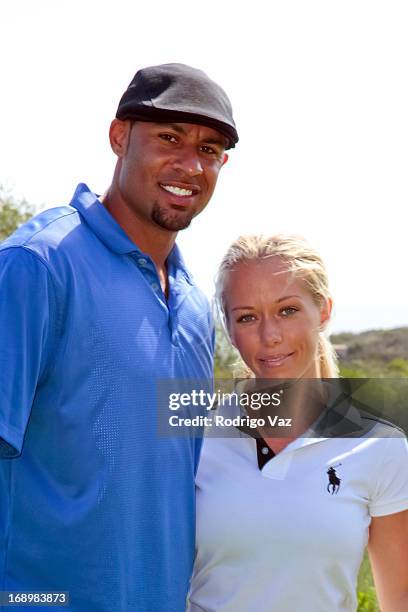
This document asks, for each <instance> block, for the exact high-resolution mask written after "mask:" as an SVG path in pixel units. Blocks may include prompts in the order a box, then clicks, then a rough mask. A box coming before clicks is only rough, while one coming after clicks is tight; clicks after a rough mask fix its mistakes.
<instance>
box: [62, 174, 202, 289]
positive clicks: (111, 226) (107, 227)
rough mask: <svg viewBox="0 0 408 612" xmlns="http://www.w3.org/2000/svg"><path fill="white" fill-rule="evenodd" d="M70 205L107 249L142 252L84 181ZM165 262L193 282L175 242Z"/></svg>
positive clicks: (121, 253)
mask: <svg viewBox="0 0 408 612" xmlns="http://www.w3.org/2000/svg"><path fill="white" fill-rule="evenodd" d="M70 206H72V207H73V208H75V209H76V210H77V211H78V212H79V214H80V215H81V216H82V217H83V218H84V219H85V221H86V222H87V224H88V225H89V226H90V228H91V229H92V231H93V232H94V234H95V235H96V236H98V238H99V239H100V240H101V241H102V242H103V243H104V244H105V245H106V246H107V247H108V249H110V250H111V251H113V252H114V253H118V254H119V255H125V254H127V253H135V252H136V253H140V254H142V251H141V250H140V249H139V248H138V247H137V245H136V244H135V243H134V242H133V241H132V240H131V239H130V238H129V236H128V235H127V234H126V232H125V231H124V230H123V229H122V228H121V226H120V225H119V223H117V222H116V221H115V219H114V218H113V217H112V215H111V214H110V213H109V212H108V210H107V209H106V208H105V206H104V205H103V204H102V203H101V201H100V200H99V199H98V195H97V194H95V193H93V192H92V191H91V190H90V189H89V188H88V187H87V185H85V183H80V184H79V185H78V187H77V188H76V190H75V193H74V196H73V198H72V200H71V202H70ZM167 262H168V264H169V266H172V267H174V269H175V270H182V271H183V272H184V274H185V276H186V277H187V279H188V280H189V281H190V283H193V280H192V277H191V275H190V273H189V271H188V270H187V268H186V264H185V263H184V259H183V257H182V255H181V253H180V249H179V248H178V246H177V245H176V244H175V245H174V246H173V248H172V250H171V251H170V253H169V256H168V258H167Z"/></svg>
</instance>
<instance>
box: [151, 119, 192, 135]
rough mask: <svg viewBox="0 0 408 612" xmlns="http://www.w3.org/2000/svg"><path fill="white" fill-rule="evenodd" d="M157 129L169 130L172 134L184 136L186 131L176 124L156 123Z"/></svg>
mask: <svg viewBox="0 0 408 612" xmlns="http://www.w3.org/2000/svg"><path fill="white" fill-rule="evenodd" d="M156 125H157V127H160V128H163V129H166V128H167V129H170V130H173V131H174V132H177V133H178V134H186V131H185V129H184V128H182V127H181V125H180V124H178V123H160V122H157V123H156Z"/></svg>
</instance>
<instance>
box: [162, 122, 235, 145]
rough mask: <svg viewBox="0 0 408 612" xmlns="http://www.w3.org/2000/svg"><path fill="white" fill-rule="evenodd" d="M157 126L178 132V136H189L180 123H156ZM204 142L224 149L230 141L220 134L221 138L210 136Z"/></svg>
mask: <svg viewBox="0 0 408 612" xmlns="http://www.w3.org/2000/svg"><path fill="white" fill-rule="evenodd" d="M156 125H157V126H158V127H162V128H164V129H166V128H167V129H170V130H173V131H174V132H177V133H178V134H183V135H186V134H187V132H186V131H185V129H184V128H183V127H182V126H181V125H180V124H179V123H156ZM202 142H205V143H206V144H213V145H220V146H221V147H224V148H226V147H227V146H228V144H229V142H228V139H227V138H226V137H225V136H224V135H223V134H220V135H219V137H217V136H210V137H209V138H203V139H202Z"/></svg>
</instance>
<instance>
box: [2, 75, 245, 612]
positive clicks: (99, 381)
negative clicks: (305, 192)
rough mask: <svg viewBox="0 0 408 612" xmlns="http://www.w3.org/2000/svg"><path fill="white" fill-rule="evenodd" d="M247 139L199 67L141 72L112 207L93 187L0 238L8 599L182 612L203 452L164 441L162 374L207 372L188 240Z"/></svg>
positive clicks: (89, 609)
mask: <svg viewBox="0 0 408 612" xmlns="http://www.w3.org/2000/svg"><path fill="white" fill-rule="evenodd" d="M237 141H238V135H237V132H236V129H235V124H234V121H233V118H232V112H231V106H230V103H229V100H228V98H227V96H226V95H225V93H224V91H223V90H222V89H221V88H220V87H219V86H218V85H217V84H215V83H214V82H213V81H211V80H210V79H209V78H208V77H207V76H206V75H205V74H204V73H203V72H201V71H199V70H196V69H193V68H190V67H188V66H184V65H181V64H167V65H162V66H156V67H151V68H146V69H143V70H140V71H139V72H138V73H137V74H136V75H135V77H134V79H133V80H132V82H131V84H130V85H129V87H128V89H127V91H126V92H125V94H124V95H123V96H122V99H121V101H120V103H119V107H118V111H117V115H116V119H115V120H114V121H113V122H112V125H111V128H110V142H111V146H112V149H113V151H114V152H115V154H116V155H117V158H118V159H117V164H116V167H115V172H114V176H113V180H112V184H111V186H110V187H109V189H108V190H107V192H106V194H105V197H104V198H102V199H98V197H97V196H96V195H95V194H93V193H92V192H91V191H90V190H89V189H88V188H87V187H86V186H85V185H83V184H81V185H79V186H78V188H77V190H76V192H75V195H74V197H73V200H72V201H71V203H70V205H69V206H62V207H60V208H55V209H51V210H48V211H46V212H44V213H41V214H40V215H38V216H37V217H36V218H35V219H33V220H32V221H30V222H29V223H27V224H26V225H24V226H23V227H21V228H20V229H19V230H17V232H15V234H14V235H13V236H11V237H10V238H9V239H8V240H7V241H6V242H5V243H3V244H2V245H1V247H0V289H1V302H0V329H1V342H0V455H1V456H2V457H3V460H2V461H0V568H1V569H0V575H1V585H2V586H1V587H0V589H2V590H3V591H17V592H18V591H30V592H36V593H43V592H44V591H48V592H50V591H51V592H53V593H55V594H58V593H61V592H63V591H64V592H69V596H70V608H71V610H73V611H75V612H77V611H78V612H115V611H121V612H122V611H126V610H135V611H140V612H141V611H149V612H150V611H151V612H159V611H162V610H163V611H166V612H173V611H174V612H181V611H182V610H183V609H184V605H185V597H186V591H187V588H188V581H189V577H190V573H191V569H192V562H193V554H194V482H193V480H194V473H195V469H196V467H197V461H198V456H199V450H200V445H199V441H198V440H194V439H181V438H177V439H175V438H173V439H172V438H167V439H165V438H159V437H158V436H157V433H156V427H157V424H156V381H157V380H158V379H161V378H191V379H194V378H195V379H199V378H209V377H211V375H212V350H213V333H212V327H211V317H210V313H209V307H208V303H207V301H206V299H205V298H204V296H203V295H202V294H201V293H200V292H199V290H198V289H197V288H196V287H195V285H194V281H193V279H192V277H191V276H190V274H189V272H188V271H187V269H186V267H185V264H184V262H183V259H182V257H181V254H180V252H179V250H178V248H177V246H176V245H175V238H176V235H177V231H178V230H180V229H183V228H185V227H187V226H188V225H189V224H190V222H191V220H192V218H193V217H195V216H196V215H198V214H199V213H200V212H201V211H202V210H203V209H204V208H205V206H206V204H207V203H208V201H209V199H210V198H211V195H212V193H213V190H214V187H215V184H216V181H217V177H218V173H219V171H220V169H221V167H222V166H223V164H224V163H225V161H226V159H227V155H226V153H225V150H226V149H228V148H230V147H233V146H234V145H235V143H236V142H237ZM40 601H41V600H40ZM62 601H63V600H62V599H59V600H58V601H57V603H56V604H55V603H54V605H57V607H61V606H62ZM39 609H42V608H41V606H39ZM44 609H45V607H44Z"/></svg>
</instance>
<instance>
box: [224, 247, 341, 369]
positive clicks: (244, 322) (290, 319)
mask: <svg viewBox="0 0 408 612" xmlns="http://www.w3.org/2000/svg"><path fill="white" fill-rule="evenodd" d="M225 296H226V304H227V309H226V314H227V322H228V329H229V333H230V336H231V340H232V342H233V344H234V346H235V347H236V348H237V349H238V351H239V352H240V354H241V357H242V359H243V360H244V361H245V363H246V364H247V366H248V367H249V368H250V369H251V370H252V371H253V372H254V374H255V376H256V377H257V378H296V379H297V378H302V377H303V378H316V377H319V376H320V369H319V361H318V357H317V353H318V334H319V331H320V329H321V325H322V324H323V323H324V322H325V321H327V320H328V319H329V316H330V311H331V301H330V300H327V301H326V302H325V303H324V304H323V305H322V306H321V307H320V306H319V305H317V304H316V302H315V301H314V299H313V297H312V295H311V293H310V291H309V290H308V288H307V285H306V283H305V281H304V280H303V279H302V278H296V276H295V275H294V274H293V273H292V272H290V271H289V270H288V265H287V264H286V263H285V262H284V261H283V260H282V259H281V258H279V257H271V258H269V259H266V260H262V261H258V262H251V263H241V264H238V265H237V266H236V268H235V269H234V271H232V272H230V273H229V275H228V280H227V284H226V294H225Z"/></svg>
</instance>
